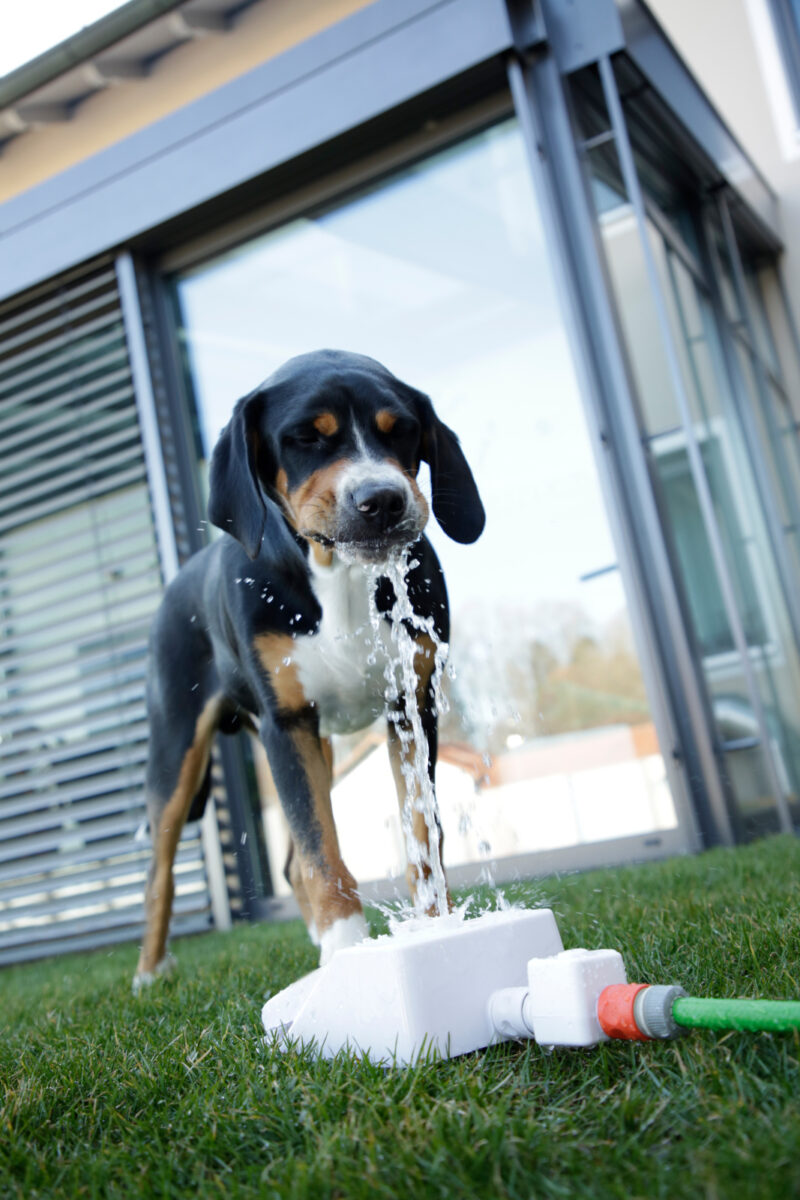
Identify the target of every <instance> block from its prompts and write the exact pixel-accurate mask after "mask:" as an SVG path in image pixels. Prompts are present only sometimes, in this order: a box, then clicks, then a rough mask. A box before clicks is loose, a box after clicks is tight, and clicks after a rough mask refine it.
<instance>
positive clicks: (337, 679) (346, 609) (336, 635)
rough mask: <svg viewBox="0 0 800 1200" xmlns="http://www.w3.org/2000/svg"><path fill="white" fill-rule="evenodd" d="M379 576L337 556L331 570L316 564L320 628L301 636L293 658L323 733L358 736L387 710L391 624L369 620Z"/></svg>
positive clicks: (313, 566)
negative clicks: (373, 623) (320, 618)
mask: <svg viewBox="0 0 800 1200" xmlns="http://www.w3.org/2000/svg"><path fill="white" fill-rule="evenodd" d="M377 578H378V576H377V574H376V573H375V572H373V571H371V570H369V568H365V567H363V566H361V565H350V564H348V563H345V562H342V560H341V559H339V558H338V557H337V556H336V555H334V559H333V562H332V563H331V565H330V566H329V567H320V566H318V565H317V564H316V563H315V562H314V560H313V559H312V560H311V582H312V585H313V588H314V592H315V594H316V597H317V599H318V600H319V603H320V606H321V608H322V621H321V623H320V627H319V630H318V631H317V633H316V634H314V635H313V636H311V637H304V638H298V639H297V643H296V645H295V648H294V651H293V653H292V659H293V661H294V663H295V666H296V668H297V673H298V676H299V679H300V683H301V684H302V687H303V691H304V692H305V695H306V699H307V700H309V701H311V702H313V704H314V706H315V708H316V709H317V712H318V714H319V724H320V733H322V734H324V735H328V734H331V733H354V732H355V731H356V730H358V729H363V728H364V727H365V726H367V725H371V724H372V722H373V721H374V720H375V719H376V718H377V717H379V716H381V715H382V713H383V711H384V694H385V691H386V674H385V672H386V665H387V662H388V661H389V658H390V657H394V656H393V655H392V654H391V649H392V639H391V633H390V630H389V626H388V624H387V623H386V621H384V620H383V619H382V618H381V621H380V628H379V630H377V631H376V630H375V629H374V627H373V625H372V620H371V618H370V605H369V596H370V590H371V589H374V588H375V584H376V581H377Z"/></svg>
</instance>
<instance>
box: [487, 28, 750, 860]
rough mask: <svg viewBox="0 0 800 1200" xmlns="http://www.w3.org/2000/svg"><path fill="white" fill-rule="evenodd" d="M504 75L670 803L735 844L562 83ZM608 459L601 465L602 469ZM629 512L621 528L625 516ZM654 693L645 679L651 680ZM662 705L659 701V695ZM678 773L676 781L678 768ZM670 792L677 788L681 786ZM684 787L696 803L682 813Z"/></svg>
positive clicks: (513, 61)
mask: <svg viewBox="0 0 800 1200" xmlns="http://www.w3.org/2000/svg"><path fill="white" fill-rule="evenodd" d="M508 76H509V83H510V86H511V91H512V96H513V98H514V104H515V109H516V112H517V116H518V119H519V121H520V126H521V129H522V133H523V137H524V139H525V142H526V146H527V150H528V157H529V163H530V167H531V172H532V175H533V179H534V184H535V187H536V191H537V194H538V198H539V201H540V207H541V212H542V218H543V221H544V223H545V230H546V234H547V237H548V240H549V242H550V243H551V244H552V245H553V246H554V247H555V253H554V256H553V261H554V266H555V270H556V277H557V280H558V283H559V285H560V289H561V294H562V298H563V302H564V315H565V320H566V324H567V329H568V332H569V334H570V336H571V340H572V344H573V346H574V347H575V349H576V355H575V360H576V368H577V370H578V374H579V377H580V379H581V385H582V392H583V394H584V397H585V398H586V401H587V418H588V420H589V423H590V427H591V428H592V431H593V434H594V440H595V445H596V446H600V447H602V450H601V451H600V454H599V456H598V462H599V464H600V466H601V474H602V475H603V477H604V479H605V482H606V485H607V487H608V488H609V491H610V492H611V494H612V503H611V505H610V510H611V511H610V516H611V518H612V520H613V521H614V524H615V529H614V532H615V535H616V537H617V541H618V544H619V545H620V548H621V555H620V559H621V565H623V566H624V567H625V569H626V570H627V577H626V578H627V582H628V584H629V586H630V587H631V590H632V592H633V595H634V597H635V599H636V602H635V604H634V606H633V612H632V616H633V617H634V620H636V619H637V617H638V613H637V609H638V610H639V612H640V613H641V614H642V615H641V617H640V618H639V620H640V626H641V628H642V629H643V630H644V639H643V640H644V641H645V642H646V645H647V647H648V655H647V656H646V658H645V663H646V662H647V659H648V658H649V657H650V655H651V654H652V656H653V657H654V660H655V661H656V662H657V663H658V668H657V671H655V672H654V673H653V674H655V675H656V676H657V686H656V687H655V688H651V695H653V696H654V697H655V699H656V703H655V704H654V718H655V720H656V724H657V727H658V729H659V736H660V738H661V742H662V745H663V746H664V748H665V750H666V751H667V754H668V755H669V751H668V750H667V748H668V747H674V749H673V751H672V753H673V759H674V761H673V762H672V763H671V764H670V763H669V762H668V770H669V771H670V776H671V782H672V783H673V788H674V794H675V799H676V805H677V807H678V809H679V812H680V818H681V821H682V822H683V823H684V826H685V828H686V831H687V838H688V842H689V845H690V846H693V847H696V846H698V845H699V840H700V835H699V832H698V826H697V818H699V820H700V824H701V826H702V832H703V838H704V840H705V842H706V844H712V843H724V844H727V845H732V844H733V842H734V840H735V839H734V834H733V828H732V825H731V821H730V815H729V811H728V806H727V802H726V796H725V785H724V783H723V780H722V778H721V776H720V774H719V769H718V763H717V758H716V755H715V750H714V743H713V739H712V736H711V718H710V713H709V711H708V709H707V700H706V696H705V693H704V691H703V688H702V686H701V684H700V681H699V679H698V677H697V674H696V668H695V661H694V658H693V656H692V653H691V648H690V645H689V642H688V640H687V634H686V628H685V624H684V619H683V615H682V612H681V607H680V601H679V599H678V596H677V592H676V590H675V583H674V579H673V577H672V571H671V567H670V563H669V558H668V555H667V551H666V547H665V545H664V541H663V533H662V530H661V525H660V521H659V517H658V512H657V510H656V507H655V501H654V498H653V495H652V489H651V484H650V479H649V475H648V472H647V465H646V462H645V458H644V452H643V448H642V441H641V437H640V432H639V429H638V426H637V422H636V417H635V411H634V401H633V396H632V393H631V388H630V382H629V377H628V371H627V364H626V362H625V357H624V350H623V347H622V342H621V338H620V334H619V330H618V327H617V324H616V320H615V316H614V310H613V305H612V304H611V303H610V302H609V285H608V281H607V279H606V277H605V273H604V266H603V259H602V253H601V251H600V247H599V246H598V244H597V239H596V223H595V218H594V212H593V209H592V206H591V200H590V198H589V195H588V193H587V189H586V186H585V183H584V179H583V174H582V170H581V164H580V162H579V160H578V154H577V150H576V147H575V140H574V134H573V130H572V125H571V122H570V119H569V114H568V111H567V105H566V99H565V96H564V91H563V83H562V80H561V76H560V74H559V71H558V67H557V65H556V63H555V61H554V59H553V57H552V55H551V54H549V53H547V52H538V53H536V54H535V56H534V57H533V59H532V60H531V61H529V62H525V63H524V64H523V63H522V62H521V61H520V60H519V59H518V58H517V57H516V56H515V57H512V58H510V59H509V61H508ZM604 460H605V461H604ZM621 514H624V518H623V517H622V516H621ZM651 683H652V679H651ZM663 688H666V691H667V693H668V694H669V703H668V704H667V703H664V702H663V700H662V689H663ZM678 764H679V765H680V766H682V768H683V770H682V771H681V772H680V773H678V772H677V771H676V766H677V765H678ZM676 785H677V786H676ZM687 789H691V794H692V795H693V797H694V800H695V802H696V804H697V813H695V811H694V810H693V808H692V806H691V805H690V804H689V803H688V799H687Z"/></svg>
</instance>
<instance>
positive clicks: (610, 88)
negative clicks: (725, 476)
mask: <svg viewBox="0 0 800 1200" xmlns="http://www.w3.org/2000/svg"><path fill="white" fill-rule="evenodd" d="M598 67H599V71H600V80H601V83H602V86H603V94H604V96H605V101H606V105H607V107H608V113H609V117H610V119H611V126H612V129H613V130H614V134H615V137H616V143H617V154H618V157H619V165H620V171H621V173H622V178H623V181H624V183H625V188H626V190H627V193H628V198H629V200H630V202H631V205H632V207H633V211H634V215H635V219H636V225H637V229H638V232H639V242H640V246H641V250H642V254H643V256H644V261H645V270H646V272H647V277H648V281H649V284H650V296H651V299H652V301H653V305H654V308H655V311H656V318H657V321H658V324H659V328H660V331H661V339H662V346H663V349H664V353H665V355H666V359H667V369H668V371H669V376H670V381H671V383H672V388H673V394H674V396H675V401H676V403H677V406H678V411H679V412H680V414H681V420H682V422H683V426H684V435H685V438H686V451H687V458H688V461H689V469H690V471H691V474H692V480H693V482H694V486H695V489H696V491H697V499H698V503H699V506H700V513H701V517H702V521H703V526H704V528H705V532H706V536H707V538H708V541H709V546H710V549H711V556H712V559H713V562H714V566H715V567H716V571H717V578H718V582H719V587H720V593H721V595H722V602H723V605H724V607H725V613H726V616H727V618H728V623H729V624H730V628H731V634H732V636H733V640H734V644H735V646H736V650H737V652H738V654H739V659H740V663H741V667H742V672H743V674H744V677H745V681H746V685H747V690H748V694H749V697H750V703H751V704H752V705H753V711H754V712H755V714H756V720H757V722H758V727H759V733H760V736H761V740H762V752H763V756H764V763H765V766H766V769H767V774H768V776H769V780H770V784H771V786H772V788H773V789H774V793H775V806H776V810H777V813H778V819H779V821H780V825H781V828H782V829H783V831H784V832H786V833H791V832H792V829H793V826H792V820H791V816H790V813H789V807H788V803H787V798H786V795H785V793H784V790H783V785H782V782H781V777H780V773H779V771H778V768H777V764H776V763H775V758H774V755H773V751H772V741H771V738H770V733H769V726H768V724H767V718H766V713H765V711H764V705H763V703H762V701H761V696H760V694H759V690H758V681H757V680H756V677H755V672H754V671H753V664H752V661H751V659H750V650H749V647H748V645H747V638H746V636H745V632H744V626H743V624H742V619H741V615H740V613H739V607H738V604H737V601H736V594H735V591H734V587H733V583H732V581H731V577H730V572H729V570H728V564H727V561H726V557H725V550H724V547H723V544H722V537H721V534H720V530H719V526H718V524H717V519H716V514H715V512H714V500H713V497H712V494H711V488H710V485H709V482H708V477H707V475H706V471H705V465H704V463H703V457H702V453H701V451H700V446H699V443H698V441H697V438H696V436H695V433H694V428H693V417H692V411H691V405H690V403H689V397H688V395H687V393H686V388H685V385H684V381H683V375H682V372H681V366H680V361H679V359H678V352H677V347H676V346H675V341H674V338H673V335H672V330H671V328H670V323H669V314H668V313H667V309H666V304H665V301H664V297H663V295H662V292H661V284H660V280H659V278H658V268H657V266H656V262H655V258H654V255H653V250H652V247H651V245H650V240H649V236H648V229H647V221H646V216H645V204H644V198H643V195H642V190H641V187H640V185H639V177H638V174H637V172H636V164H635V161H634V157H633V149H632V147H631V143H630V139H629V137H628V129H627V125H626V123H625V115H624V113H623V111H622V102H621V100H620V97H619V92H618V90H617V84H616V79H615V78H614V68H613V66H612V63H611V59H610V58H608V57H603V58H601V59H600V60H599V63H598Z"/></svg>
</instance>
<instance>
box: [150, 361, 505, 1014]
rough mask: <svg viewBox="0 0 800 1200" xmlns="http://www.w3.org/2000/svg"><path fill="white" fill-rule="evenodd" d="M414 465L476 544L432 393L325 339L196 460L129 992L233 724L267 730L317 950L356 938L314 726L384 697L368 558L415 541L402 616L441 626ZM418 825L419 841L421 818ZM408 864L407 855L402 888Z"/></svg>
mask: <svg viewBox="0 0 800 1200" xmlns="http://www.w3.org/2000/svg"><path fill="white" fill-rule="evenodd" d="M423 461H424V462H427V463H428V464H429V467H430V474H431V496H432V507H433V512H434V516H435V517H436V519H437V521H438V522H439V524H440V525H441V527H442V529H443V530H444V532H445V533H446V534H448V535H449V537H451V538H453V539H454V540H455V541H457V542H465V543H466V542H474V541H475V539H476V538H477V537H478V536H479V535H480V533H481V531H482V529H483V525H484V512H483V507H482V505H481V501H480V498H479V496H478V491H477V488H476V486H475V481H474V479H473V477H472V472H471V471H470V468H469V466H468V464H467V462H466V459H465V458H464V455H463V453H462V451H461V448H460V446H459V443H458V439H457V437H456V435H455V434H454V433H453V432H452V431H451V430H450V429H448V428H447V426H446V425H444V424H443V423H442V422H441V421H440V420H439V419H438V418H437V416H436V414H435V413H434V410H433V407H432V405H431V402H430V400H429V399H428V397H427V396H424V395H423V394H422V393H420V392H418V391H415V390H414V389H413V388H411V387H409V386H408V385H406V384H405V383H402V382H401V381H400V380H399V379H397V378H395V376H394V375H392V374H391V372H389V371H388V370H387V369H386V368H385V367H383V366H381V365H380V364H379V363H377V362H375V361H374V360H373V359H371V358H365V357H363V356H361V355H357V354H349V353H345V352H343V351H336V350H321V351H317V352H315V353H311V354H305V355H301V356H300V357H298V358H294V359H292V360H291V361H290V362H288V363H286V364H285V365H284V366H283V367H281V368H280V370H278V371H277V372H276V373H275V374H274V375H272V376H271V378H269V379H268V380H267V381H266V382H265V383H264V384H262V385H261V387H259V388H257V389H256V391H254V392H252V393H251V394H250V395H249V396H245V397H244V399H242V400H240V401H239V402H238V403H237V405H236V406H235V408H234V410H233V415H232V416H231V419H230V421H229V423H228V425H227V426H226V427H225V429H224V430H223V432H222V434H221V435H220V438H219V441H218V443H217V445H216V448H215V450H214V453H213V456H212V460H211V469H210V499H209V507H208V512H209V517H210V519H211V521H212V522H213V524H214V525H216V526H218V527H219V528H220V529H221V530H223V531H224V536H223V537H221V538H219V539H218V540H216V541H215V542H213V543H212V544H211V545H210V546H208V547H206V548H205V549H204V550H201V551H200V552H199V553H198V554H196V555H195V556H194V557H193V558H191V559H190V560H189V561H188V562H187V563H186V565H185V566H184V567H183V569H182V570H181V571H180V573H179V574H178V576H177V577H176V578H175V580H174V581H173V582H172V583H171V584H170V586H169V587H168V588H167V590H166V593H165V595H164V600H163V603H162V605H161V607H160V609H159V611H158V613H157V614H156V617H155V620H154V622H153V627H152V631H151V641H150V668H149V675H148V687H147V700H148V715H149V721H150V748H149V761H148V767H147V782H146V786H147V814H148V821H149V825H150V831H151V836H152V840H153V859H152V863H151V867H150V874H149V879H148V885H147V894H146V913H147V928H146V932H145V937H144V943H143V945H142V951H141V956H140V959H139V964H138V967H137V971H136V975H135V977H134V987H135V988H136V989H137V990H138V988H139V987H141V986H142V985H143V984H146V983H149V982H151V981H152V980H153V978H154V977H155V976H156V975H158V974H160V973H161V972H163V970H164V969H165V967H166V966H167V964H168V961H169V960H168V957H167V955H166V941H167V933H168V927H169V920H170V912H171V908H172V897H173V890H174V888H173V878H172V868H173V862H174V858H175V851H176V849H177V846H178V840H179V838H180V834H181V830H182V828H183V826H184V823H185V822H186V820H187V819H189V818H192V819H194V818H196V817H198V816H199V815H200V814H201V813H202V811H203V807H204V804H205V801H206V798H207V796H208V789H209V772H210V767H209V756H210V750H211V743H212V739H213V737H214V734H215V732H216V731H217V730H221V731H222V732H223V733H231V732H235V731H236V730H237V729H239V728H241V727H242V726H243V725H247V726H248V727H250V728H256V729H257V731H258V736H259V737H260V739H261V741H262V742H263V745H264V748H265V750H266V753H267V757H268V759H269V764H270V769H271V771H272V775H273V778H274V780H275V784H276V787H277V789H278V793H279V795H280V799H281V804H282V807H283V810H284V813H285V815H286V818H287V821H288V824H289V828H290V831H291V845H290V848H289V856H288V859H287V866H286V874H287V877H288V879H289V881H290V883H291V885H292V888H293V890H294V893H295V896H296V898H297V901H298V904H299V906H300V909H301V912H302V914H303V917H304V918H305V921H306V924H307V926H308V928H309V932H310V933H311V936H312V937H313V938H314V940H315V941H318V942H319V944H320V948H321V962H323V963H324V962H326V961H327V960H328V959H329V958H330V956H331V955H332V954H333V953H334V952H335V951H336V950H337V949H339V948H341V947H342V946H346V945H350V944H353V943H354V942H357V941H360V940H361V938H362V937H363V936H364V935H365V932H366V926H365V923H364V916H363V912H362V908H361V903H360V900H359V898H358V893H357V885H356V881H355V879H354V878H353V876H352V875H351V873H350V872H349V871H348V869H347V867H346V866H345V864H344V862H343V861H342V856H341V853H340V850H339V842H338V839H337V835H336V829H335V826H334V822H333V816H332V811H331V797H330V790H331V773H332V770H331V768H332V756H331V744H330V740H329V739H330V735H331V734H333V733H342V732H352V731H355V730H357V729H361V728H364V727H365V726H367V725H369V724H371V723H372V722H373V721H374V720H375V719H376V717H377V716H379V715H381V713H382V712H383V711H384V693H385V689H386V679H385V676H384V671H385V668H386V657H385V654H386V652H387V646H385V645H384V642H385V639H383V640H382V639H381V638H378V639H377V642H378V646H377V651H378V652H377V653H376V641H375V638H374V636H373V638H372V640H371V641H370V638H369V637H368V636H361V635H362V631H363V630H364V629H366V630H367V631H369V617H370V605H371V603H372V604H373V611H376V612H377V613H378V614H380V616H379V622H380V623H381V624H382V625H383V626H384V627H385V630H386V632H387V633H388V632H389V623H390V620H391V617H390V614H391V610H392V608H393V606H394V602H395V596H394V592H393V588H392V585H391V583H390V582H389V580H388V579H387V578H386V577H385V576H382V575H381V573H380V565H381V564H382V563H386V562H387V561H388V559H389V558H390V556H392V555H393V554H397V553H398V551H399V550H400V549H401V548H402V547H405V546H412V547H413V552H412V555H411V557H410V559H409V563H410V566H409V570H408V574H407V576H406V579H407V585H408V594H409V599H410V601H411V605H412V608H413V610H414V613H415V614H416V615H419V616H420V617H422V618H432V623H431V622H428V629H429V630H430V629H432V630H433V632H434V633H435V634H436V636H437V638H438V639H440V640H441V641H445V642H446V641H447V640H448V638H449V618H448V609H447V592H446V590H445V584H444V579H443V576H442V571H441V568H440V566H439V563H438V561H437V558H436V555H435V554H434V551H433V549H432V547H431V545H430V543H429V542H428V540H427V539H426V538H425V537H424V535H423V529H424V528H425V524H426V521H427V519H428V505H427V502H426V500H425V498H424V496H423V495H422V492H421V491H420V489H419V487H418V485H417V474H418V471H419V467H420V464H421V463H422V462H423ZM415 564H416V565H415ZM370 592H372V597H371V596H370ZM415 639H416V643H417V649H416V652H415V660H414V665H415V671H416V691H417V699H418V702H419V705H420V712H421V718H422V729H423V730H424V736H425V738H426V739H427V742H428V749H429V763H430V771H431V773H432V772H433V767H434V764H435V760H436V713H435V707H434V700H433V695H432V688H431V675H432V672H433V663H434V656H433V653H432V648H433V647H432V642H433V639H432V637H431V636H430V633H426V632H424V631H423V632H419V631H417V632H416V634H415ZM404 721H406V717H405V716H404V697H403V696H402V695H400V696H399V697H398V699H397V701H396V709H395V711H394V713H393V714H392V719H391V720H390V721H389V723H388V728H389V751H390V755H391V759H392V767H393V772H394V776H395V780H396V783H397V788H398V793H399V801H400V803H401V805H402V804H404V803H405V802H406V799H407V797H406V791H407V789H408V788H409V786H411V785H410V784H408V783H407V777H408V772H406V774H405V775H404V773H403V769H402V767H403V762H404V760H405V759H406V757H407V756H408V755H409V754H413V750H414V747H413V746H409V730H408V727H407V725H406V726H404ZM412 799H413V797H412ZM416 816H417V817H419V814H417V815H416ZM414 833H415V835H416V836H417V838H418V839H419V840H420V841H422V842H423V843H426V842H427V839H428V829H427V826H426V825H425V822H424V820H423V819H422V818H421V817H420V818H419V819H416V817H415V823H414ZM418 870H419V868H414V867H409V884H410V886H411V888H412V892H413V890H414V887H415V883H416V881H417V872H418Z"/></svg>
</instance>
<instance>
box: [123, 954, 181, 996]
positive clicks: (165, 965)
mask: <svg viewBox="0 0 800 1200" xmlns="http://www.w3.org/2000/svg"><path fill="white" fill-rule="evenodd" d="M177 965H178V961H177V959H176V958H175V956H174V954H165V955H164V957H163V958H162V959H161V961H160V962H158V963H156V965H155V967H154V968H153V970H152V971H137V972H136V974H135V975H134V977H133V982H132V984H131V991H132V992H133V994H134V996H138V995H139V994H140V993H141V992H143V991H144V990H145V989H146V988H149V987H152V986H153V984H154V983H155V981H156V980H157V979H160V978H162V977H168V976H170V975H171V974H172V973H173V971H174V970H175V968H176V967H177Z"/></svg>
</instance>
